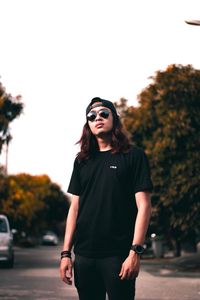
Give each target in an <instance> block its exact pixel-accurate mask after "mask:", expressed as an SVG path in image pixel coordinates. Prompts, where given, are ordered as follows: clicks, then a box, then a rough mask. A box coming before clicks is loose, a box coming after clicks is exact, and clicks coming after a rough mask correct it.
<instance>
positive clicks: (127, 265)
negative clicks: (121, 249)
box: [119, 191, 151, 280]
mask: <svg viewBox="0 0 200 300" xmlns="http://www.w3.org/2000/svg"><path fill="white" fill-rule="evenodd" d="M135 199H136V204H137V208H138V213H137V217H136V221H135V230H134V236H133V242H132V245H136V244H139V245H143V243H144V240H145V236H146V233H147V229H148V226H149V221H150V217H151V197H150V193H149V192H146V191H145V192H137V193H136V194H135ZM139 270H140V256H139V255H138V254H136V252H135V251H133V250H130V252H129V255H128V257H127V258H126V260H125V261H124V262H123V264H122V268H121V271H120V274H119V276H120V277H121V280H123V279H131V278H134V277H137V276H138V273H139Z"/></svg>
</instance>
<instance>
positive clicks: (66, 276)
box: [60, 257, 73, 285]
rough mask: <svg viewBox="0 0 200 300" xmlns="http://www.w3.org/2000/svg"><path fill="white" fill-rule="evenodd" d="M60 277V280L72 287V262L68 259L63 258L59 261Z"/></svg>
mask: <svg viewBox="0 0 200 300" xmlns="http://www.w3.org/2000/svg"><path fill="white" fill-rule="evenodd" d="M60 276H61V279H62V280H63V281H64V282H65V283H67V284H69V285H72V276H73V272H72V260H71V258H69V257H64V258H62V259H61V262H60Z"/></svg>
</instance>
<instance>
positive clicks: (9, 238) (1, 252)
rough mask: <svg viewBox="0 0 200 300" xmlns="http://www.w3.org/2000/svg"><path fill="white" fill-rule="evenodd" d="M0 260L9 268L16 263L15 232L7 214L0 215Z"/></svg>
mask: <svg viewBox="0 0 200 300" xmlns="http://www.w3.org/2000/svg"><path fill="white" fill-rule="evenodd" d="M0 262H3V263H4V265H5V266H7V267H8V268H12V267H13V265H14V249H13V234H12V231H11V229H10V225H9V221H8V218H7V216H5V215H0Z"/></svg>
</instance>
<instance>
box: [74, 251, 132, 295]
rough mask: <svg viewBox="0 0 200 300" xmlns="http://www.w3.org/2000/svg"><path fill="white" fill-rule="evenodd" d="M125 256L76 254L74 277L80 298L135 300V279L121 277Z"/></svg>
mask: <svg viewBox="0 0 200 300" xmlns="http://www.w3.org/2000/svg"><path fill="white" fill-rule="evenodd" d="M124 259H125V258H124V257H107V258H98V259H93V258H87V257H82V256H79V255H76V256H75V262H74V278H75V286H76V288H77V291H78V294H79V299H80V300H105V297H106V293H107V294H108V298H109V300H134V297H135V280H121V279H120V277H119V273H120V269H121V265H122V263H123V261H124Z"/></svg>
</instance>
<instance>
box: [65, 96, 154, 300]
mask: <svg viewBox="0 0 200 300" xmlns="http://www.w3.org/2000/svg"><path fill="white" fill-rule="evenodd" d="M86 119H87V121H86V124H85V125H84V127H83V133H82V136H81V139H80V141H79V144H80V152H79V153H78V155H77V157H76V159H75V162H74V169H73V173H72V176H71V181H70V184H69V188H68V192H69V193H71V194H72V202H71V206H70V209H69V213H68V217H67V222H66V232H65V238H64V245H63V251H62V252H61V263H60V274H61V278H62V280H63V281H64V282H65V283H67V284H72V261H71V249H72V246H74V253H75V262H74V278H75V285H76V288H77V291H78V294H79V299H80V300H105V297H106V294H107V295H108V298H109V300H122V299H123V300H133V299H134V296H135V279H136V277H137V276H138V273H139V269H140V255H141V254H142V253H143V251H144V248H143V246H142V245H143V243H144V239H145V235H146V231H147V228H148V225H149V220H150V214H151V203H150V191H151V190H152V182H151V178H150V171H149V165H148V161H147V157H146V155H145V153H144V152H143V150H141V149H140V148H138V147H136V146H131V145H130V143H129V141H128V138H127V137H126V135H125V134H124V133H123V131H122V125H121V122H120V120H119V116H118V115H117V111H116V109H115V107H114V105H113V103H112V102H110V101H108V100H104V99H101V98H93V99H92V101H91V102H90V104H89V105H88V107H87V109H86Z"/></svg>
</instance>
